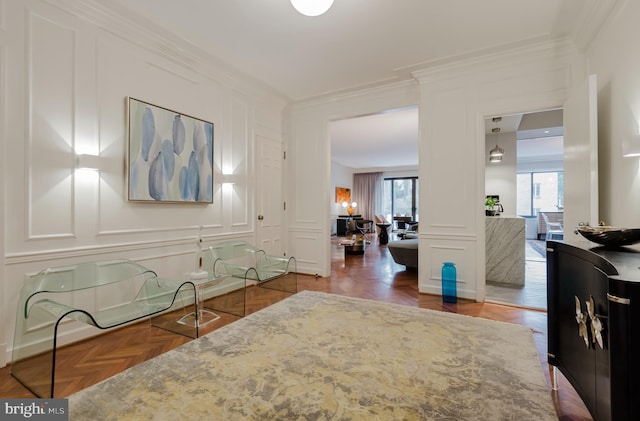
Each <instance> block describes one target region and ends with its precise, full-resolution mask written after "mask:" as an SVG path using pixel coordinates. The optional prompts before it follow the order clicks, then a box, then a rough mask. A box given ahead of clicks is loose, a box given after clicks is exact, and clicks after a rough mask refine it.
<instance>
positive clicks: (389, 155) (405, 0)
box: [101, 0, 615, 168]
mask: <svg viewBox="0 0 640 421" xmlns="http://www.w3.org/2000/svg"><path fill="white" fill-rule="evenodd" d="M112 1H113V2H112V3H101V4H102V5H103V6H105V7H114V8H115V7H116V3H117V4H118V6H117V7H118V8H119V10H123V9H124V10H128V12H127V13H128V14H131V13H132V12H133V13H134V14H135V15H139V16H134V19H136V20H137V21H138V22H140V23H142V22H144V20H145V18H148V19H149V20H151V21H153V22H154V23H155V24H157V25H159V26H160V27H161V28H163V29H164V30H167V31H169V32H173V33H174V34H176V35H177V36H178V37H179V38H181V39H182V40H184V41H186V42H188V43H191V44H193V45H194V47H195V48H197V49H199V50H200V51H202V52H204V53H209V54H211V55H212V56H214V57H217V58H219V59H222V60H223V61H224V62H225V63H227V64H229V65H230V66H232V67H233V68H235V69H237V70H238V71H240V72H243V73H245V74H247V75H249V76H251V77H252V78H254V79H256V80H258V81H261V82H262V83H263V84H265V85H266V86H268V87H270V88H271V89H272V90H274V91H275V92H278V93H280V94H281V95H283V96H285V97H287V98H289V99H290V100H292V101H300V100H303V99H308V98H312V97H318V96H322V95H325V94H328V93H335V92H343V91H348V90H352V89H355V88H362V87H366V86H375V85H379V84H383V83H389V82H391V81H399V80H404V79H410V78H411V71H413V70H416V69H421V68H426V67H429V66H432V65H434V64H438V63H443V62H448V61H453V60H456V59H460V58H464V57H472V56H475V55H480V54H486V53H488V52H491V51H497V50H500V49H504V48H509V47H515V46H523V45H527V44H530V43H534V42H540V41H543V40H549V39H558V38H564V37H570V38H576V37H582V38H585V37H588V36H589V33H590V32H589V31H590V28H591V26H596V27H597V25H591V24H593V23H594V22H601V21H602V20H603V19H604V17H606V13H608V10H610V8H611V7H612V3H613V2H614V1H615V0H535V1H524V0H519V1H518V0H482V1H479V0H335V2H334V4H333V6H332V7H331V9H330V10H329V11H328V12H327V13H326V14H324V15H322V16H319V17H307V16H303V15H301V14H299V13H298V12H296V11H295V10H294V9H293V7H292V6H291V4H290V2H289V0H180V1H177V0H112ZM412 114H415V112H408V114H405V113H389V114H388V115H387V114H382V115H380V116H379V118H380V119H381V121H380V122H378V121H377V119H376V118H374V117H363V118H360V119H357V122H360V123H365V124H361V125H359V127H360V129H356V128H354V126H352V125H351V124H350V123H349V122H336V123H335V124H334V125H333V127H332V133H333V135H334V136H336V141H335V142H334V147H333V152H334V153H335V157H336V160H339V161H340V160H342V161H343V162H345V165H349V166H353V167H354V168H358V167H359V166H361V165H365V156H366V155H367V154H371V156H373V155H374V153H373V152H374V151H377V150H384V156H383V157H382V158H381V159H378V160H374V159H373V158H371V160H370V161H368V162H367V163H366V165H365V166H366V167H377V166H379V164H382V163H384V166H402V165H410V163H409V161H410V159H409V158H411V157H415V164H417V135H418V134H417V130H416V131H415V133H413V134H409V130H410V129H411V128H415V127H417V117H415V116H413V117H411V115H412ZM392 117H397V118H399V119H403V121H405V122H406V125H405V123H401V122H396V123H390V122H389V121H388V120H389V119H390V118H392ZM414 117H415V121H412V122H408V120H410V119H412V118H414ZM353 124H357V123H356V122H353ZM373 127H378V130H379V133H378V132H377V131H374V130H373V129H368V128H373ZM390 127H391V128H397V129H398V133H396V134H390V133H389V130H390ZM358 132H359V133H361V134H360V135H358V134H357V133H358ZM358 138H359V139H360V140H358ZM384 138H387V139H393V143H389V144H382V143H381V142H382V139H384ZM335 145H339V146H335ZM347 157H353V158H354V159H357V160H354V161H348V162H347V161H346V159H347Z"/></svg>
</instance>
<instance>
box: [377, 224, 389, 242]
mask: <svg viewBox="0 0 640 421" xmlns="http://www.w3.org/2000/svg"><path fill="white" fill-rule="evenodd" d="M376 226H377V227H378V228H380V234H379V235H378V241H380V244H388V243H389V227H390V226H391V224H376Z"/></svg>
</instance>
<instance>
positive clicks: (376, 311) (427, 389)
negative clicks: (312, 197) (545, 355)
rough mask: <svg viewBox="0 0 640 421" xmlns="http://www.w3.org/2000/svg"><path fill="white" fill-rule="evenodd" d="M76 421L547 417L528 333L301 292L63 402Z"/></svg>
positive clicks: (547, 402)
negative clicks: (67, 401)
mask: <svg viewBox="0 0 640 421" xmlns="http://www.w3.org/2000/svg"><path fill="white" fill-rule="evenodd" d="M69 409H70V419H72V420H101V419H110V420H119V421H122V420H136V421H137V420H234V421H235V420H367V421H369V420H456V421H458V420H474V421H476V420H525V419H526V420H555V419H557V417H556V414H555V410H554V407H553V403H552V400H551V392H550V391H549V390H548V389H547V383H546V380H545V377H544V374H543V371H542V367H541V365H540V362H539V360H538V354H537V352H536V348H535V345H534V342H533V337H532V333H531V331H530V330H529V329H527V328H525V327H522V326H518V325H512V324H508V323H500V322H494V321H490V320H485V319H480V318H474V317H468V316H461V315H457V314H451V313H444V312H438V311H430V310H424V309H419V308H413V307H405V306H400V305H394V304H385V303H380V302H375V301H369V300H363V299H358V298H349V297H343V296H338V295H332V294H325V293H318V292H310V291H303V292H300V293H298V294H295V295H293V296H292V297H290V298H287V299H286V300H284V301H281V302H279V303H277V304H274V305H272V306H271V307H268V308H266V309H264V310H261V311H259V312H257V313H254V314H251V315H250V316H247V317H245V318H244V319H241V320H238V321H237V322H234V323H232V324H230V325H228V326H225V327H223V328H221V329H218V330H216V331H214V332H212V333H210V334H208V335H206V336H204V337H201V338H200V339H197V340H194V341H192V342H190V343H188V344H186V345H183V346H181V347H180V348H176V349H174V350H173V351H170V352H168V353H166V354H163V355H161V356H158V357H156V358H154V359H152V360H149V361H147V362H145V363H142V364H140V365H137V366H135V367H133V368H131V369H129V370H127V371H124V372H122V373H120V374H118V375H116V376H114V377H112V378H110V379H107V380H105V381H103V382H102V383H99V384H96V385H94V386H92V387H90V388H87V389H85V390H82V391H80V392H78V393H76V394H74V395H72V396H71V397H70V398H69Z"/></svg>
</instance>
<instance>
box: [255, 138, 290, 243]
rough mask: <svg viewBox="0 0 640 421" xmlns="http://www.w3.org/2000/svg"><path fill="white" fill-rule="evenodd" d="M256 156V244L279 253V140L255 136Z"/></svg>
mask: <svg viewBox="0 0 640 421" xmlns="http://www.w3.org/2000/svg"><path fill="white" fill-rule="evenodd" d="M256 151H257V153H256V158H257V160H258V161H257V177H258V179H257V181H256V188H257V194H256V197H257V209H256V215H257V218H258V220H257V221H256V237H257V238H256V241H257V246H258V247H259V248H261V249H263V250H264V251H266V252H267V253H268V254H271V255H274V256H282V255H283V253H284V249H283V248H284V245H283V244H282V236H283V231H284V227H283V225H282V221H283V214H284V201H283V199H282V161H283V160H284V156H283V153H282V143H281V142H279V141H277V140H274V139H269V138H266V137H264V136H260V135H258V136H256Z"/></svg>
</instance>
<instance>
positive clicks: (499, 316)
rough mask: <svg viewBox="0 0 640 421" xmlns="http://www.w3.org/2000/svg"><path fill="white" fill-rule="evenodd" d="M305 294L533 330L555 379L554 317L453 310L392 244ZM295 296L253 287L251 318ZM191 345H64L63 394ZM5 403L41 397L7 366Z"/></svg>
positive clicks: (170, 340) (153, 336)
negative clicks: (423, 287) (422, 288)
mask: <svg viewBox="0 0 640 421" xmlns="http://www.w3.org/2000/svg"><path fill="white" fill-rule="evenodd" d="M298 289H299V290H313V291H323V292H330V293H334V294H341V295H348V296H352V297H361V298H367V299H372V300H378V301H386V302H393V303H396V304H402V305H407V306H413V307H421V308H429V309H434V310H441V311H448V312H454V313H460V314H466V315H470V316H476V317H484V318H487V319H493V320H500V321H505V322H511V323H517V324H522V325H525V326H528V327H531V328H532V329H533V331H534V338H535V341H536V346H537V349H538V353H539V355H540V361H541V364H542V368H541V369H543V370H544V373H545V375H546V376H547V380H548V372H547V363H546V332H547V324H546V323H547V318H546V313H544V312H538V311H530V310H522V309H518V308H515V307H508V306H501V305H497V304H487V303H476V302H472V301H469V300H458V303H457V304H445V303H443V302H442V300H441V298H440V297H439V296H432V295H426V294H420V293H418V281H417V273H416V272H411V271H405V270H404V266H400V265H397V264H395V263H394V262H393V259H392V258H391V257H390V255H389V253H388V250H387V248H386V246H379V245H378V244H375V242H374V244H372V245H371V246H370V247H368V248H367V250H366V252H365V255H364V256H347V257H346V258H345V256H344V254H343V250H342V249H341V248H340V247H339V246H336V245H332V273H331V276H330V277H328V278H316V277H313V276H308V275H299V277H298ZM289 295H290V294H288V293H283V292H278V291H273V290H267V289H263V288H258V287H251V288H249V289H248V290H247V313H253V312H255V311H258V310H260V309H261V308H264V307H266V306H269V305H271V304H273V303H275V302H277V301H280V300H282V299H284V298H286V297H287V296H289ZM220 315H222V316H223V317H222V319H220V320H219V321H216V322H213V323H211V324H210V325H211V326H209V325H208V326H206V328H207V329H206V330H207V332H209V331H213V330H215V329H217V328H219V327H221V326H224V325H225V324H228V323H231V322H233V321H234V320H236V319H237V317H235V316H230V315H226V314H224V313H220ZM207 332H205V333H207ZM190 340H191V339H189V338H187V337H183V336H180V335H176V334H174V333H171V332H168V331H165V330H162V329H158V328H154V327H151V326H150V325H149V323H148V322H142V323H137V324H134V325H130V326H127V327H124V328H121V329H117V330H112V331H109V332H108V333H106V334H103V335H100V336H98V337H96V338H93V339H89V340H85V341H82V342H79V343H76V344H73V345H70V346H67V347H64V348H62V349H61V350H60V351H59V353H58V362H57V374H56V376H57V381H56V395H57V396H68V395H70V394H72V393H74V392H76V391H78V390H80V389H83V388H85V387H88V386H90V385H92V384H95V383H97V382H99V381H101V380H104V379H106V378H108V377H110V376H113V375H114V374H117V373H119V372H121V371H123V370H125V369H127V368H129V367H131V366H134V365H136V364H139V363H140V362H142V361H145V360H147V359H150V358H153V357H155V356H156V355H159V354H162V353H164V352H167V351H169V350H171V349H173V348H175V347H177V346H179V345H181V344H184V343H186V342H188V341H190ZM550 393H552V392H550ZM552 396H553V398H554V401H555V403H556V409H557V412H558V418H559V419H562V420H580V421H588V420H591V416H590V415H589V412H588V411H587V410H586V408H585V407H584V405H583V404H582V402H581V400H580V399H579V397H578V396H577V394H576V393H575V391H574V390H573V389H572V387H571V385H569V383H568V382H567V381H566V380H565V379H564V378H563V377H562V376H560V390H559V392H558V393H552ZM0 397H5V398H13V397H15V398H19V397H33V395H32V394H31V393H30V392H29V391H28V390H26V389H25V388H24V387H23V386H22V385H21V384H20V383H18V382H17V381H16V380H15V379H14V378H13V377H11V376H10V374H9V367H5V368H2V369H0Z"/></svg>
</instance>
